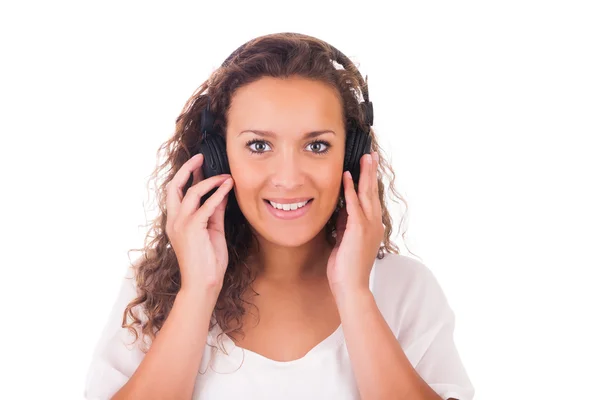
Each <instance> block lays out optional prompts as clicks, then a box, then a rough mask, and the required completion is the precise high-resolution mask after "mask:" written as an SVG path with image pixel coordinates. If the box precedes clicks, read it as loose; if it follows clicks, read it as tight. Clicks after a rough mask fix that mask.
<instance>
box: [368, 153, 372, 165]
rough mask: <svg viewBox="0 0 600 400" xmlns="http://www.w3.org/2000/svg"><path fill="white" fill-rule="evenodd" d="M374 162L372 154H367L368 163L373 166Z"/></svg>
mask: <svg viewBox="0 0 600 400" xmlns="http://www.w3.org/2000/svg"><path fill="white" fill-rule="evenodd" d="M372 162H373V157H371V155H370V154H367V163H369V164H371V163H372Z"/></svg>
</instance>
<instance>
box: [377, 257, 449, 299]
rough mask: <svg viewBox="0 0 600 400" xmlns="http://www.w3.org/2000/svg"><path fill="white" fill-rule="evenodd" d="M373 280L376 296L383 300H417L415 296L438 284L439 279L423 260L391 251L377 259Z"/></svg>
mask: <svg viewBox="0 0 600 400" xmlns="http://www.w3.org/2000/svg"><path fill="white" fill-rule="evenodd" d="M371 280H372V281H371V287H372V289H373V292H374V294H375V296H376V297H382V300H386V299H388V300H392V298H395V299H396V300H404V301H407V300H415V299H414V298H413V296H415V295H418V294H422V293H423V291H424V290H428V289H429V290H431V288H432V287H434V288H435V287H436V286H438V282H437V279H436V278H435V276H434V275H433V273H432V271H431V270H430V269H429V267H427V266H426V265H425V264H424V263H423V262H421V261H419V260H417V259H414V258H411V257H408V256H404V255H400V254H390V253H387V254H385V255H384V257H383V258H382V259H376V260H375V263H374V265H373V272H372V275H371ZM383 297H385V299H383ZM392 301H393V300H392Z"/></svg>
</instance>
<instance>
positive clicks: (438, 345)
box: [403, 266, 475, 400]
mask: <svg viewBox="0 0 600 400" xmlns="http://www.w3.org/2000/svg"><path fill="white" fill-rule="evenodd" d="M418 276H419V279H418V282H415V283H416V284H415V285H414V286H413V287H415V288H417V290H415V291H414V292H413V297H412V301H411V305H410V306H409V308H410V309H407V310H405V315H404V318H405V319H406V321H407V322H408V325H407V326H406V329H405V335H406V336H405V337H408V338H409V340H408V341H407V342H405V344H403V348H404V351H405V353H406V355H407V357H408V358H409V360H410V361H411V364H412V365H413V367H414V368H415V370H416V371H417V372H418V374H419V375H420V376H421V378H422V379H423V380H424V381H425V382H427V383H428V384H429V386H430V387H431V388H432V389H433V390H434V391H435V392H436V393H437V394H438V395H439V396H441V397H442V398H443V399H445V400H446V399H450V398H455V399H459V400H472V399H473V397H474V395H475V389H474V387H473V385H472V383H471V381H470V379H469V377H468V375H467V371H466V370H465V367H464V365H463V363H462V361H461V358H460V355H459V353H458V350H457V348H456V345H455V343H454V327H455V315H454V312H453V310H452V309H451V308H450V305H449V304H448V301H447V299H446V296H445V294H444V292H443V290H442V288H441V287H440V285H439V283H438V281H437V279H436V278H435V276H434V275H433V273H432V272H431V271H430V270H429V269H428V268H426V267H424V266H423V267H422V268H420V273H419V274H418Z"/></svg>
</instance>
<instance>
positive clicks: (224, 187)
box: [192, 178, 233, 231]
mask: <svg viewBox="0 0 600 400" xmlns="http://www.w3.org/2000/svg"><path fill="white" fill-rule="evenodd" d="M231 188H233V179H232V178H227V179H226V180H225V181H224V182H223V183H222V184H221V186H220V187H219V188H218V189H217V191H216V192H214V193H213V195H212V196H210V197H209V198H208V199H207V200H206V201H205V202H204V204H202V207H200V209H199V210H198V211H197V212H196V213H195V214H194V216H193V217H192V219H193V221H194V222H193V223H194V224H201V225H206V226H207V227H208V225H209V224H211V225H212V226H214V227H215V228H218V229H219V230H220V231H223V225H224V217H225V204H226V203H227V194H228V193H229V191H230V190H231ZM219 207H222V211H220V212H219V213H218V214H217V215H215V214H216V211H217V208H219ZM209 221H210V222H209Z"/></svg>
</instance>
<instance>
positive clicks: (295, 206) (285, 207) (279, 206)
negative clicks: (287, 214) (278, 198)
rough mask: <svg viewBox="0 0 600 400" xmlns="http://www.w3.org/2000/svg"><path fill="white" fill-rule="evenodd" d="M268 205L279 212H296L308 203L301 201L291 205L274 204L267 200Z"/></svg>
mask: <svg viewBox="0 0 600 400" xmlns="http://www.w3.org/2000/svg"><path fill="white" fill-rule="evenodd" d="M269 203H271V205H272V206H273V208H277V209H279V210H284V211H290V210H292V211H293V210H297V209H299V208H302V207H304V206H305V205H306V203H308V200H307V201H303V202H300V203H291V204H279V203H275V202H273V201H271V200H269Z"/></svg>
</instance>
